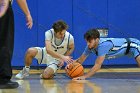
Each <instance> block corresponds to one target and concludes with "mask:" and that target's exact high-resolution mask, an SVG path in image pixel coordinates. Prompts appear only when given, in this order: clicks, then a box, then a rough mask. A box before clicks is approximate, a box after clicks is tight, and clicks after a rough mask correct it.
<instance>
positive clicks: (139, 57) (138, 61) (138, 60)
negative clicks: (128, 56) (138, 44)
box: [136, 55, 140, 67]
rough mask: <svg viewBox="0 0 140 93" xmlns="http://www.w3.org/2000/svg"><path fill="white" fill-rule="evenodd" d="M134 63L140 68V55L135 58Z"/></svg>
mask: <svg viewBox="0 0 140 93" xmlns="http://www.w3.org/2000/svg"><path fill="white" fill-rule="evenodd" d="M136 61H137V63H138V66H139V67H140V55H139V56H137V57H136Z"/></svg>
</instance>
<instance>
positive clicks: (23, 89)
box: [0, 72, 140, 93]
mask: <svg viewBox="0 0 140 93" xmlns="http://www.w3.org/2000/svg"><path fill="white" fill-rule="evenodd" d="M13 80H14V81H17V82H18V83H19V84H20V86H19V88H17V89H9V90H8V89H1V90H0V93H140V73H139V72H110V73H106V72H98V73H97V74H95V75H94V76H93V77H91V78H89V79H87V80H79V81H72V80H71V79H70V78H69V77H67V76H66V75H65V74H64V73H62V74H60V73H58V74H56V76H55V77H54V79H53V80H43V79H40V78H39V74H31V75H30V76H29V77H27V78H26V79H24V80H18V79H15V78H14V76H13Z"/></svg>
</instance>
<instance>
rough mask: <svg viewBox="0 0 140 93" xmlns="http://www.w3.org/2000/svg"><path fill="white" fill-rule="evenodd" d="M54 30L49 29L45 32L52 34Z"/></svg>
mask: <svg viewBox="0 0 140 93" xmlns="http://www.w3.org/2000/svg"><path fill="white" fill-rule="evenodd" d="M53 32H54V30H53V29H49V30H47V31H46V32H45V33H46V34H47V33H48V34H52V33H53Z"/></svg>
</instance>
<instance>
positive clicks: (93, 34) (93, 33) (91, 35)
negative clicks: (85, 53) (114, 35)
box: [84, 29, 100, 41]
mask: <svg viewBox="0 0 140 93" xmlns="http://www.w3.org/2000/svg"><path fill="white" fill-rule="evenodd" d="M97 38H100V33H99V31H98V30H97V29H90V30H88V31H87V32H86V33H85V34H84V39H86V40H87V41H90V40H92V39H97Z"/></svg>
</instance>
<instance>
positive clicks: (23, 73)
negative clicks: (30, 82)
mask: <svg viewBox="0 0 140 93" xmlns="http://www.w3.org/2000/svg"><path fill="white" fill-rule="evenodd" d="M27 76H29V69H27V68H25V67H24V68H23V70H21V71H20V72H19V73H18V74H17V75H16V76H15V77H16V78H18V79H23V78H25V77H27Z"/></svg>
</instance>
